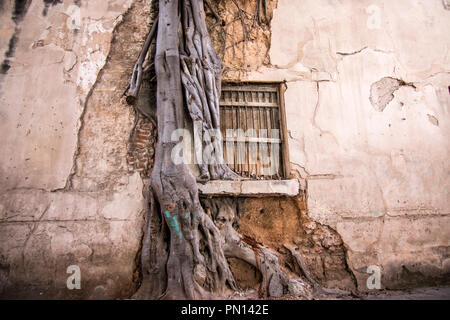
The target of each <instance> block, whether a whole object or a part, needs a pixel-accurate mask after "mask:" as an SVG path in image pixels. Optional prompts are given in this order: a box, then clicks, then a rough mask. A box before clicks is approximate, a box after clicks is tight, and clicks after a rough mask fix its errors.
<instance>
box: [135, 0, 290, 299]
mask: <svg viewBox="0 0 450 320" xmlns="http://www.w3.org/2000/svg"><path fill="white" fill-rule="evenodd" d="M157 23H158V27H157V38H156V54H155V58H154V60H155V62H154V63H155V69H156V78H157V94H156V99H157V112H156V114H157V116H156V117H157V126H158V141H157V144H156V148H155V159H154V166H153V170H152V173H151V176H150V179H149V181H147V184H146V188H147V192H146V194H147V200H148V202H149V210H148V215H147V224H146V228H145V232H144V239H143V246H142V254H141V260H142V261H141V263H142V284H141V287H140V289H139V291H138V292H137V293H136V295H135V296H134V297H135V298H152V299H158V298H165V299H202V298H213V297H218V296H220V295H221V293H223V292H224V290H225V289H226V288H229V289H232V290H235V289H237V288H236V284H235V282H234V278H233V275H232V273H231V270H230V267H229V265H228V262H227V260H226V258H225V254H227V256H229V257H236V258H239V259H242V260H245V261H247V262H248V263H250V264H252V265H254V266H255V267H257V268H258V269H259V270H260V271H261V273H262V276H263V281H262V285H261V294H262V295H271V296H280V295H282V294H283V290H284V288H285V287H286V276H285V274H284V273H283V272H282V270H281V269H280V267H279V265H278V259H277V255H276V254H275V253H273V252H271V251H270V250H269V249H267V248H265V247H263V246H262V245H260V244H257V243H252V242H251V241H250V240H249V239H246V238H243V237H242V236H240V235H239V234H238V233H237V232H236V231H235V230H234V229H233V228H232V224H231V223H226V224H225V225H223V224H220V223H219V225H220V226H221V227H220V230H219V229H218V228H217V227H216V225H215V223H214V221H213V216H215V217H216V218H217V217H218V216H221V215H218V213H217V212H218V211H220V210H219V209H218V208H217V207H216V209H215V210H211V206H210V205H209V206H207V207H208V210H207V213H205V211H204V210H203V207H202V205H201V203H200V200H199V193H198V187H197V179H196V178H195V177H194V175H193V174H192V172H191V170H190V168H189V167H188V166H187V165H186V164H185V163H175V162H174V161H173V159H172V151H173V149H174V147H175V145H176V144H177V143H178V141H172V139H171V138H172V133H173V132H174V131H175V130H177V129H180V128H184V127H185V124H186V120H187V119H188V118H187V117H188V116H189V118H190V119H191V120H192V122H193V123H195V122H196V123H200V127H201V131H202V135H203V147H204V148H209V149H210V150H212V154H214V155H215V157H214V158H213V161H212V162H210V163H208V162H206V160H209V159H205V158H204V156H203V155H202V156H201V157H202V159H201V160H203V161H202V163H201V164H199V171H200V177H199V179H198V180H200V181H206V180H209V179H239V177H238V176H237V175H236V174H235V173H234V172H232V171H231V170H230V169H229V168H228V166H227V165H225V164H224V161H223V158H222V150H221V148H222V142H221V140H220V139H219V138H217V137H214V136H213V135H210V134H208V133H209V132H210V131H211V129H212V130H214V129H215V130H217V131H218V132H220V131H219V128H220V119H219V96H220V83H221V62H220V59H219V58H218V57H217V55H216V53H215V51H214V48H213V46H212V43H211V39H210V37H209V34H208V32H207V28H206V22H205V12H204V7H203V1H202V0H160V1H159V17H158V22H157ZM152 30H153V31H152V32H150V35H149V37H148V38H147V41H146V43H145V46H144V49H143V52H142V53H141V55H140V57H139V59H138V62H137V63H136V66H135V69H134V72H133V76H132V79H131V82H130V88H129V90H128V98H129V99H127V100H128V101H129V102H134V98H136V97H137V93H138V92H139V86H140V82H141V80H142V63H143V61H144V59H145V56H146V54H147V51H148V48H149V45H150V42H151V38H152V34H153V33H154V32H155V30H156V22H155V25H154V27H153V28H152ZM197 160H198V159H197ZM217 203H219V204H220V205H221V206H222V207H223V208H222V209H223V210H225V211H224V212H228V215H229V221H231V220H233V219H235V216H234V215H233V213H232V212H233V211H232V209H230V206H228V205H227V204H226V203H221V202H220V201H219V202H217ZM223 210H222V211H223ZM227 210H228V211H227ZM222 216H223V215H222Z"/></svg>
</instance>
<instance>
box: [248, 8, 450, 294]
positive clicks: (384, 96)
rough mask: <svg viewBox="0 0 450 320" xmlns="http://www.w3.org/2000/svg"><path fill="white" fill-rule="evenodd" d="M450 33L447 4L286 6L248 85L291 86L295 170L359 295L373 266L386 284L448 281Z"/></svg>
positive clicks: (290, 123)
mask: <svg viewBox="0 0 450 320" xmlns="http://www.w3.org/2000/svg"><path fill="white" fill-rule="evenodd" d="M444 2H445V1H444ZM449 29H450V11H449V10H448V9H446V7H445V6H444V3H443V1H441V0H433V1H428V0H414V1H411V0H399V1H370V0H364V1H328V0H327V1H325V0H319V1H317V0H302V1H300V0H298V1H291V0H279V1H278V4H277V8H276V9H275V11H274V13H273V20H272V23H271V33H272V38H271V46H270V51H269V58H270V63H269V64H268V65H261V66H260V67H259V69H258V70H256V71H254V72H250V73H247V75H246V77H245V79H247V80H264V81H268V80H272V81H286V85H287V90H286V96H285V98H286V109H287V126H288V131H289V149H290V160H291V163H292V169H293V174H295V175H296V176H298V177H301V180H302V184H303V187H304V189H306V192H307V208H308V215H309V217H310V218H311V219H312V220H313V221H316V222H319V223H321V224H323V225H327V226H329V227H331V228H332V229H334V230H336V231H337V232H338V234H339V235H340V236H341V237H342V239H343V241H344V245H345V247H346V249H347V262H348V264H349V267H350V269H351V270H352V271H353V273H354V275H355V277H356V279H357V282H358V289H360V290H367V287H366V279H367V278H368V276H369V274H368V273H367V267H368V266H371V265H375V266H379V267H380V268H381V276H382V277H381V285H382V287H383V288H399V287H404V286H418V285H426V284H439V283H441V284H442V283H443V282H445V281H447V282H448V281H449V273H450V256H449V253H450V247H449V246H450V232H449V231H450V216H449V213H450V212H449V205H450V179H449V177H450V176H449V173H450V164H449V161H448V159H449V156H450V139H449V137H450V117H449V112H450V91H449V90H450V35H449V33H448V30H449Z"/></svg>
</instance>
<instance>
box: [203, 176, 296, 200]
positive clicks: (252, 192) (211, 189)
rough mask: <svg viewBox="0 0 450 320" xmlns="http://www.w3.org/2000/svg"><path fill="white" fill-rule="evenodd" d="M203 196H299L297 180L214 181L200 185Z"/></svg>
mask: <svg viewBox="0 0 450 320" xmlns="http://www.w3.org/2000/svg"><path fill="white" fill-rule="evenodd" d="M198 189H199V191H200V194H201V195H206V196H227V195H228V196H241V197H260V196H268V195H269V196H289V197H293V196H296V195H298V194H299V189H300V185H299V182H298V180H297V179H290V180H242V181H228V180H212V181H208V182H207V183H205V184H200V183H198Z"/></svg>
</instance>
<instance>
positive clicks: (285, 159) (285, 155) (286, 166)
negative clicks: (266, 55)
mask: <svg viewBox="0 0 450 320" xmlns="http://www.w3.org/2000/svg"><path fill="white" fill-rule="evenodd" d="M278 90H279V91H278V101H279V108H280V130H281V139H282V141H281V150H282V151H281V155H282V157H281V158H282V162H281V163H282V165H283V170H284V172H283V174H284V178H286V179H288V178H290V175H291V172H290V171H291V168H290V167H291V166H290V160H289V146H288V134H287V129H286V128H287V127H286V109H285V104H284V103H285V101H284V92H285V90H286V84H284V83H281V84H280V86H279V89H278Z"/></svg>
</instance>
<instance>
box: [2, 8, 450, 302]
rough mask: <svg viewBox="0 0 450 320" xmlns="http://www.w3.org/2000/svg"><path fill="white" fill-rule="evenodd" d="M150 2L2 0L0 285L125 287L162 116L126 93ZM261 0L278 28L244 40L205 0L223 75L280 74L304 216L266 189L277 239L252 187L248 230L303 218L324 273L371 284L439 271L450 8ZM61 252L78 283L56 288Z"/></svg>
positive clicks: (433, 279)
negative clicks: (140, 111) (377, 272)
mask: <svg viewBox="0 0 450 320" xmlns="http://www.w3.org/2000/svg"><path fill="white" fill-rule="evenodd" d="M150 2H151V1H150V0H108V1H106V0H101V1H100V0H89V1H83V0H81V1H80V0H65V1H38V0H34V1H30V0H29V1H13V0H7V1H2V2H0V59H2V61H1V67H0V121H1V126H0V145H1V146H2V152H1V154H0V296H1V297H43V298H45V297H81V298H94V297H97V298H102V297H105V298H119V297H120V298H124V297H128V296H130V295H131V294H132V293H133V292H134V290H135V288H136V285H137V282H138V281H137V280H138V277H139V275H138V268H137V264H136V257H138V253H139V250H140V240H141V237H142V223H143V217H144V212H145V203H144V199H143V196H142V188H143V182H142V179H141V177H140V174H139V172H140V173H142V172H146V171H147V170H148V165H149V161H150V160H149V155H148V154H147V153H145V150H144V149H145V148H144V147H143V146H142V143H144V142H143V141H141V140H142V139H144V140H145V138H146V137H147V136H154V126H153V124H152V123H151V122H148V121H143V120H142V119H141V120H140V122H138V123H137V127H136V128H137V129H136V131H133V128H134V124H135V113H134V111H133V109H132V108H130V107H128V106H127V105H126V103H125V101H124V99H123V96H122V94H123V92H124V90H125V88H126V85H127V83H128V79H129V76H130V73H131V70H132V67H133V64H134V62H135V59H136V57H137V56H138V53H139V50H140V48H141V46H142V43H143V40H144V39H145V35H146V33H147V31H148V23H149V22H150V21H149V17H150ZM238 2H239V3H241V2H242V3H244V4H243V5H242V8H243V9H245V10H246V11H248V12H251V10H252V8H253V6H252V5H253V4H254V2H252V1H238ZM268 2H269V16H270V17H273V19H272V20H271V24H270V27H265V26H264V25H262V26H261V27H259V29H256V30H255V31H252V32H251V33H250V34H249V35H248V38H247V39H244V38H243V34H242V25H241V22H240V20H236V19H235V18H234V15H235V14H236V8H235V7H234V6H233V4H232V2H231V1H226V3H225V2H223V1H219V2H218V1H213V4H214V5H216V6H217V8H218V9H219V13H220V14H224V15H226V16H227V19H228V20H226V23H227V25H226V27H225V33H221V31H220V30H219V29H217V30H216V31H213V38H214V40H215V41H216V45H217V47H218V49H219V50H218V51H219V54H220V55H221V56H222V57H223V58H224V66H225V69H224V75H225V78H226V79H230V80H254V81H258V80H263V81H286V85H287V90H286V95H285V99H286V110H287V126H288V131H289V137H290V139H289V148H290V160H291V166H292V174H293V175H294V176H296V177H298V178H299V179H300V180H301V185H302V188H303V189H304V191H305V192H306V208H304V210H303V209H302V210H303V211H304V213H305V214H307V217H306V216H305V215H303V212H302V215H301V216H300V214H299V211H298V212H297V211H295V206H293V205H292V203H291V202H290V201H293V200H280V201H278V200H276V199H274V200H273V201H272V203H269V202H266V204H265V205H266V207H264V208H267V209H265V210H266V211H265V212H264V214H265V215H268V217H270V219H272V220H270V221H276V219H275V217H274V214H273V213H274V212H272V211H271V210H272V209H273V208H274V207H273V208H272V205H277V206H279V207H280V211H281V214H280V215H281V216H282V217H285V218H286V219H285V220H282V221H279V222H278V224H279V228H278V229H277V230H278V231H277V232H279V234H278V233H277V232H275V233H273V234H272V233H270V232H271V230H272V228H271V225H267V223H265V221H262V220H261V219H263V218H261V217H264V215H263V216H261V217H259V218H258V214H260V213H261V211H260V210H259V209H261V210H262V209H264V208H263V207H262V206H261V208H260V207H259V206H260V204H258V202H257V201H256V202H253V201H252V200H248V201H247V202H246V203H247V204H246V205H247V209H248V210H247V211H246V212H248V215H245V214H243V216H242V217H243V221H242V225H241V231H243V232H244V231H245V232H246V233H248V234H250V235H252V236H254V237H256V238H258V239H260V240H261V241H268V245H270V246H272V247H274V248H278V247H281V245H282V244H281V242H283V241H286V236H285V235H283V234H282V233H283V232H284V231H285V229H284V228H285V226H286V225H287V224H288V222H289V221H293V222H292V223H293V224H294V225H296V226H297V225H298V228H299V229H301V230H299V234H298V235H295V230H293V228H288V229H289V230H288V231H289V235H290V236H291V235H292V237H291V238H289V239H287V240H291V239H294V240H295V239H297V240H296V241H297V243H296V244H298V246H300V247H302V246H303V247H304V250H302V252H303V254H304V256H305V260H306V262H307V263H308V264H309V265H310V267H311V268H312V269H313V273H314V274H315V276H316V277H317V278H318V279H319V280H321V281H322V282H323V283H328V284H330V285H333V284H336V285H337V286H339V285H342V282H343V281H344V282H352V281H354V279H355V278H356V280H357V286H358V289H359V290H367V287H366V279H367V278H368V276H369V274H367V272H366V271H367V267H368V266H371V265H375V266H379V267H380V268H381V272H382V279H381V284H382V287H383V288H398V287H402V286H417V285H429V284H436V283H437V284H442V283H444V281H448V277H449V276H448V275H449V271H450V270H449V269H450V260H449V246H450V235H449V234H450V233H449V230H450V221H449V209H448V208H449V204H450V201H449V192H450V179H449V172H450V167H449V162H448V158H449V155H450V152H449V150H450V145H449V144H450V142H449V139H448V137H449V136H450V134H449V133H450V132H449V131H450V120H449V119H450V118H449V111H450V110H449V106H450V92H449V85H450V35H449V34H448V30H449V29H450V11H449V10H446V9H445V7H444V5H443V2H442V1H441V0H397V1H388V0H377V1H375V0H372V1H369V0H361V1H351V0H346V1H334V0H333V1H330V0H278V2H277V1H275V0H272V1H268ZM44 3H47V4H44ZM230 12H231V13H232V14H231V15H230V14H229V13H230ZM208 19H210V18H208ZM246 19H247V20H246V21H245V22H246V23H247V24H248V25H249V26H250V25H252V24H253V23H254V21H253V20H252V19H251V17H250V16H249V17H248V18H246ZM213 20H214V19H213V18H211V21H213ZM244 40H245V41H244ZM145 92H146V91H145V90H143V94H145ZM145 98H148V97H146V96H144V97H141V102H140V103H143V104H145V102H146V101H145V100H144V99H145ZM133 132H137V134H136V135H135V136H133V138H132V139H131V142H130V141H129V140H128V139H129V136H130V134H132V133H133ZM141 136H142V137H141ZM139 139H141V140H139ZM278 202H279V203H278ZM244 208H245V206H244ZM267 210H269V211H267ZM273 211H275V209H273ZM252 219H256V220H255V221H256V224H255V221H253V220H252ZM289 219H291V220H289ZM259 222H260V224H258V223H259ZM286 230H287V229H286ZM282 235H283V236H282ZM277 236H279V237H277ZM267 239H268V240H267ZM307 243H309V244H310V245H311V246H310V247H307V248H306V244H307ZM280 250H281V249H280ZM344 259H345V262H344V261H343V260H344ZM338 262H339V263H338ZM287 263H288V261H287ZM70 265H78V266H79V267H80V269H81V277H82V282H81V285H82V288H81V290H68V289H67V287H66V279H67V277H68V276H69V274H67V273H66V270H67V267H68V266H70ZM321 266H322V267H321ZM343 266H344V267H345V268H346V269H345V270H344V269H342V267H343ZM320 268H322V269H320ZM349 272H351V273H352V275H351V276H350V275H349ZM321 277H323V279H322V278H321ZM339 282H340V283H339ZM338 283H339V284H338ZM347 287H350V285H349V286H347Z"/></svg>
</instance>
